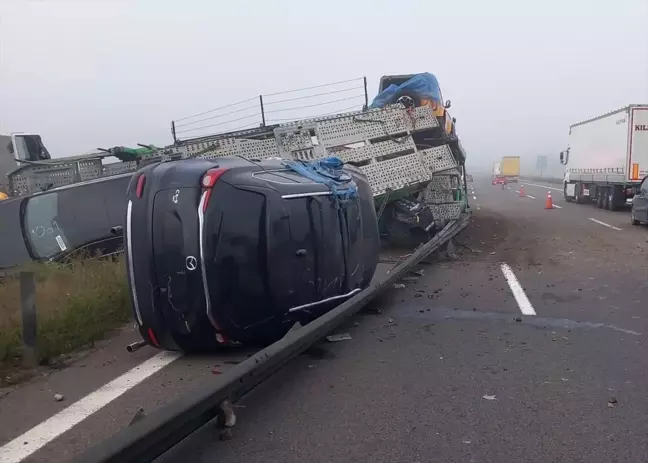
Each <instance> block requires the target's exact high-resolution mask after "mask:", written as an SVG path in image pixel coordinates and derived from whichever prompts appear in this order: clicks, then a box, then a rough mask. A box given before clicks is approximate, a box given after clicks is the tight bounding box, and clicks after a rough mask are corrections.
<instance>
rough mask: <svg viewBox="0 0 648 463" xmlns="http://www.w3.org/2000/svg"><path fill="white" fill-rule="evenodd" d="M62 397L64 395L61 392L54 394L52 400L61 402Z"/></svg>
mask: <svg viewBox="0 0 648 463" xmlns="http://www.w3.org/2000/svg"><path fill="white" fill-rule="evenodd" d="M63 399H65V396H64V395H63V394H54V400H56V401H57V402H61V401H62V400H63Z"/></svg>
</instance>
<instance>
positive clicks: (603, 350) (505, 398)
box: [161, 180, 648, 463]
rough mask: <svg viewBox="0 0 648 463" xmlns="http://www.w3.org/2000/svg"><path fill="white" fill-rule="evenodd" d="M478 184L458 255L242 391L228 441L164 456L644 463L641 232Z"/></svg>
mask: <svg viewBox="0 0 648 463" xmlns="http://www.w3.org/2000/svg"><path fill="white" fill-rule="evenodd" d="M473 186H474V193H475V195H474V196H475V198H476V199H474V200H472V204H473V206H474V207H475V208H477V206H478V207H479V210H477V211H476V214H475V218H474V223H473V224H472V226H471V227H470V228H469V229H468V230H466V231H465V232H464V233H463V234H462V235H461V236H460V237H459V238H458V240H457V242H458V244H457V252H458V254H460V255H459V259H457V260H440V261H438V262H436V263H434V264H432V265H426V266H422V267H421V268H422V269H423V270H424V272H425V273H424V275H423V276H422V277H420V278H419V279H418V280H416V281H407V282H406V283H405V284H406V285H407V287H406V288H405V289H394V290H393V291H392V292H391V293H390V295H389V296H388V297H387V298H384V299H383V300H382V301H381V302H380V304H379V307H380V308H382V309H383V312H382V314H380V315H375V314H365V315H361V316H359V317H357V318H356V319H355V320H354V321H355V322H356V324H357V325H358V326H355V325H354V324H353V323H351V324H350V325H349V326H347V327H343V328H341V329H340V331H341V332H349V333H350V334H351V336H352V339H351V340H348V341H344V342H338V343H322V345H321V346H319V347H320V350H319V351H316V352H315V353H312V354H311V355H310V356H309V355H304V356H302V357H301V358H299V359H297V360H296V361H294V362H292V363H291V364H290V365H288V366H287V367H286V368H285V369H284V370H283V371H282V372H280V373H278V374H277V375H275V377H273V378H272V379H271V380H270V381H268V382H266V383H264V384H263V385H261V386H260V387H259V388H257V389H256V390H255V391H254V392H253V393H251V394H249V395H248V396H247V397H245V398H244V400H243V401H242V402H241V403H240V404H239V405H240V408H238V415H239V421H238V424H237V427H236V428H235V430H234V436H233V438H232V439H231V440H229V441H219V439H218V434H217V432H216V431H215V430H214V429H209V428H206V429H204V430H203V431H201V432H200V433H198V434H196V435H195V436H194V437H193V438H191V439H189V440H187V441H186V442H185V443H183V444H182V445H180V446H178V447H177V448H176V449H175V450H174V452H171V453H169V454H168V455H167V456H166V457H165V458H163V459H161V461H163V462H165V463H169V462H181V461H183V462H184V461H192V462H208V461H209V462H211V461H219V462H232V463H233V462H249V463H253V462H268V461H272V462H303V461H309V462H311V463H315V462H333V461H340V462H390V463H394V462H408V463H412V462H550V461H560V462H572V461H573V462H576V461H579V462H580V461H582V462H611V461H623V462H645V461H648V420H646V416H647V412H648V397H647V396H646V394H645V391H646V386H645V385H646V383H647V380H648V377H647V375H646V369H647V367H648V363H647V362H646V354H647V353H648V352H647V349H646V333H648V315H647V314H646V313H645V312H646V310H645V302H646V300H647V299H648V298H647V296H648V286H647V283H648V273H647V271H648V270H647V266H646V257H647V256H646V248H647V247H648V246H647V242H648V229H646V227H639V228H637V227H634V228H633V227H631V226H630V225H629V219H628V214H627V213H624V212H617V213H612V212H608V211H601V210H597V209H594V208H593V207H590V206H584V205H576V204H566V203H564V201H563V200H562V198H561V195H560V193H559V192H557V191H555V190H553V191H552V192H553V193H554V195H553V196H554V198H553V199H554V201H555V204H556V205H558V206H561V208H554V209H553V210H545V209H544V206H545V198H546V194H547V192H548V191H550V190H548V189H547V188H544V187H536V186H530V185H527V186H526V187H525V189H526V192H527V193H528V194H530V195H532V196H534V197H535V198H536V199H531V198H529V197H524V198H521V197H519V194H518V193H516V192H515V187H514V188H512V189H511V190H509V189H505V190H501V189H500V188H498V187H493V186H491V185H490V184H489V183H488V181H487V180H482V181H481V182H478V183H476V184H474V185H473ZM590 218H596V219H597V220H600V221H602V222H605V223H607V224H609V225H613V226H617V228H621V230H615V229H612V228H608V227H606V226H604V225H601V224H599V223H597V222H593V221H591V220H590ZM503 262H505V263H507V264H508V265H509V266H510V268H511V269H512V271H513V272H514V274H515V276H516V277H517V280H518V281H519V284H520V286H521V287H522V288H523V292H524V293H525V294H526V296H527V298H528V301H529V303H530V305H531V306H532V308H533V310H534V311H535V313H536V315H529V316H524V315H522V313H521V309H520V304H519V303H518V302H517V301H516V299H515V297H514V295H513V292H512V290H511V288H510V286H509V284H508V283H507V281H506V279H505V278H504V275H503V272H502V270H501V264H502V263H503ZM641 301H643V306H642V303H641ZM522 305H524V304H522Z"/></svg>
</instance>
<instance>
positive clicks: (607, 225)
mask: <svg viewBox="0 0 648 463" xmlns="http://www.w3.org/2000/svg"><path fill="white" fill-rule="evenodd" d="M589 219H590V220H591V221H592V222H596V223H598V224H599V225H603V226H604V227H608V228H611V229H612V230H616V231H621V230H622V229H621V228H619V227H615V226H614V225H610V224H609V223H605V222H601V221H600V220H596V219H593V218H592V217H590V218H589Z"/></svg>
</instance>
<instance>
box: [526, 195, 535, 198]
mask: <svg viewBox="0 0 648 463" xmlns="http://www.w3.org/2000/svg"><path fill="white" fill-rule="evenodd" d="M526 197H527V198H531V199H536V198H535V196H531V195H526Z"/></svg>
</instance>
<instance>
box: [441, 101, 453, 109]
mask: <svg viewBox="0 0 648 463" xmlns="http://www.w3.org/2000/svg"><path fill="white" fill-rule="evenodd" d="M450 106H452V102H451V101H450V100H447V101H446V102H445V105H443V107H444V108H445V109H448V108H449V107H450Z"/></svg>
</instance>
